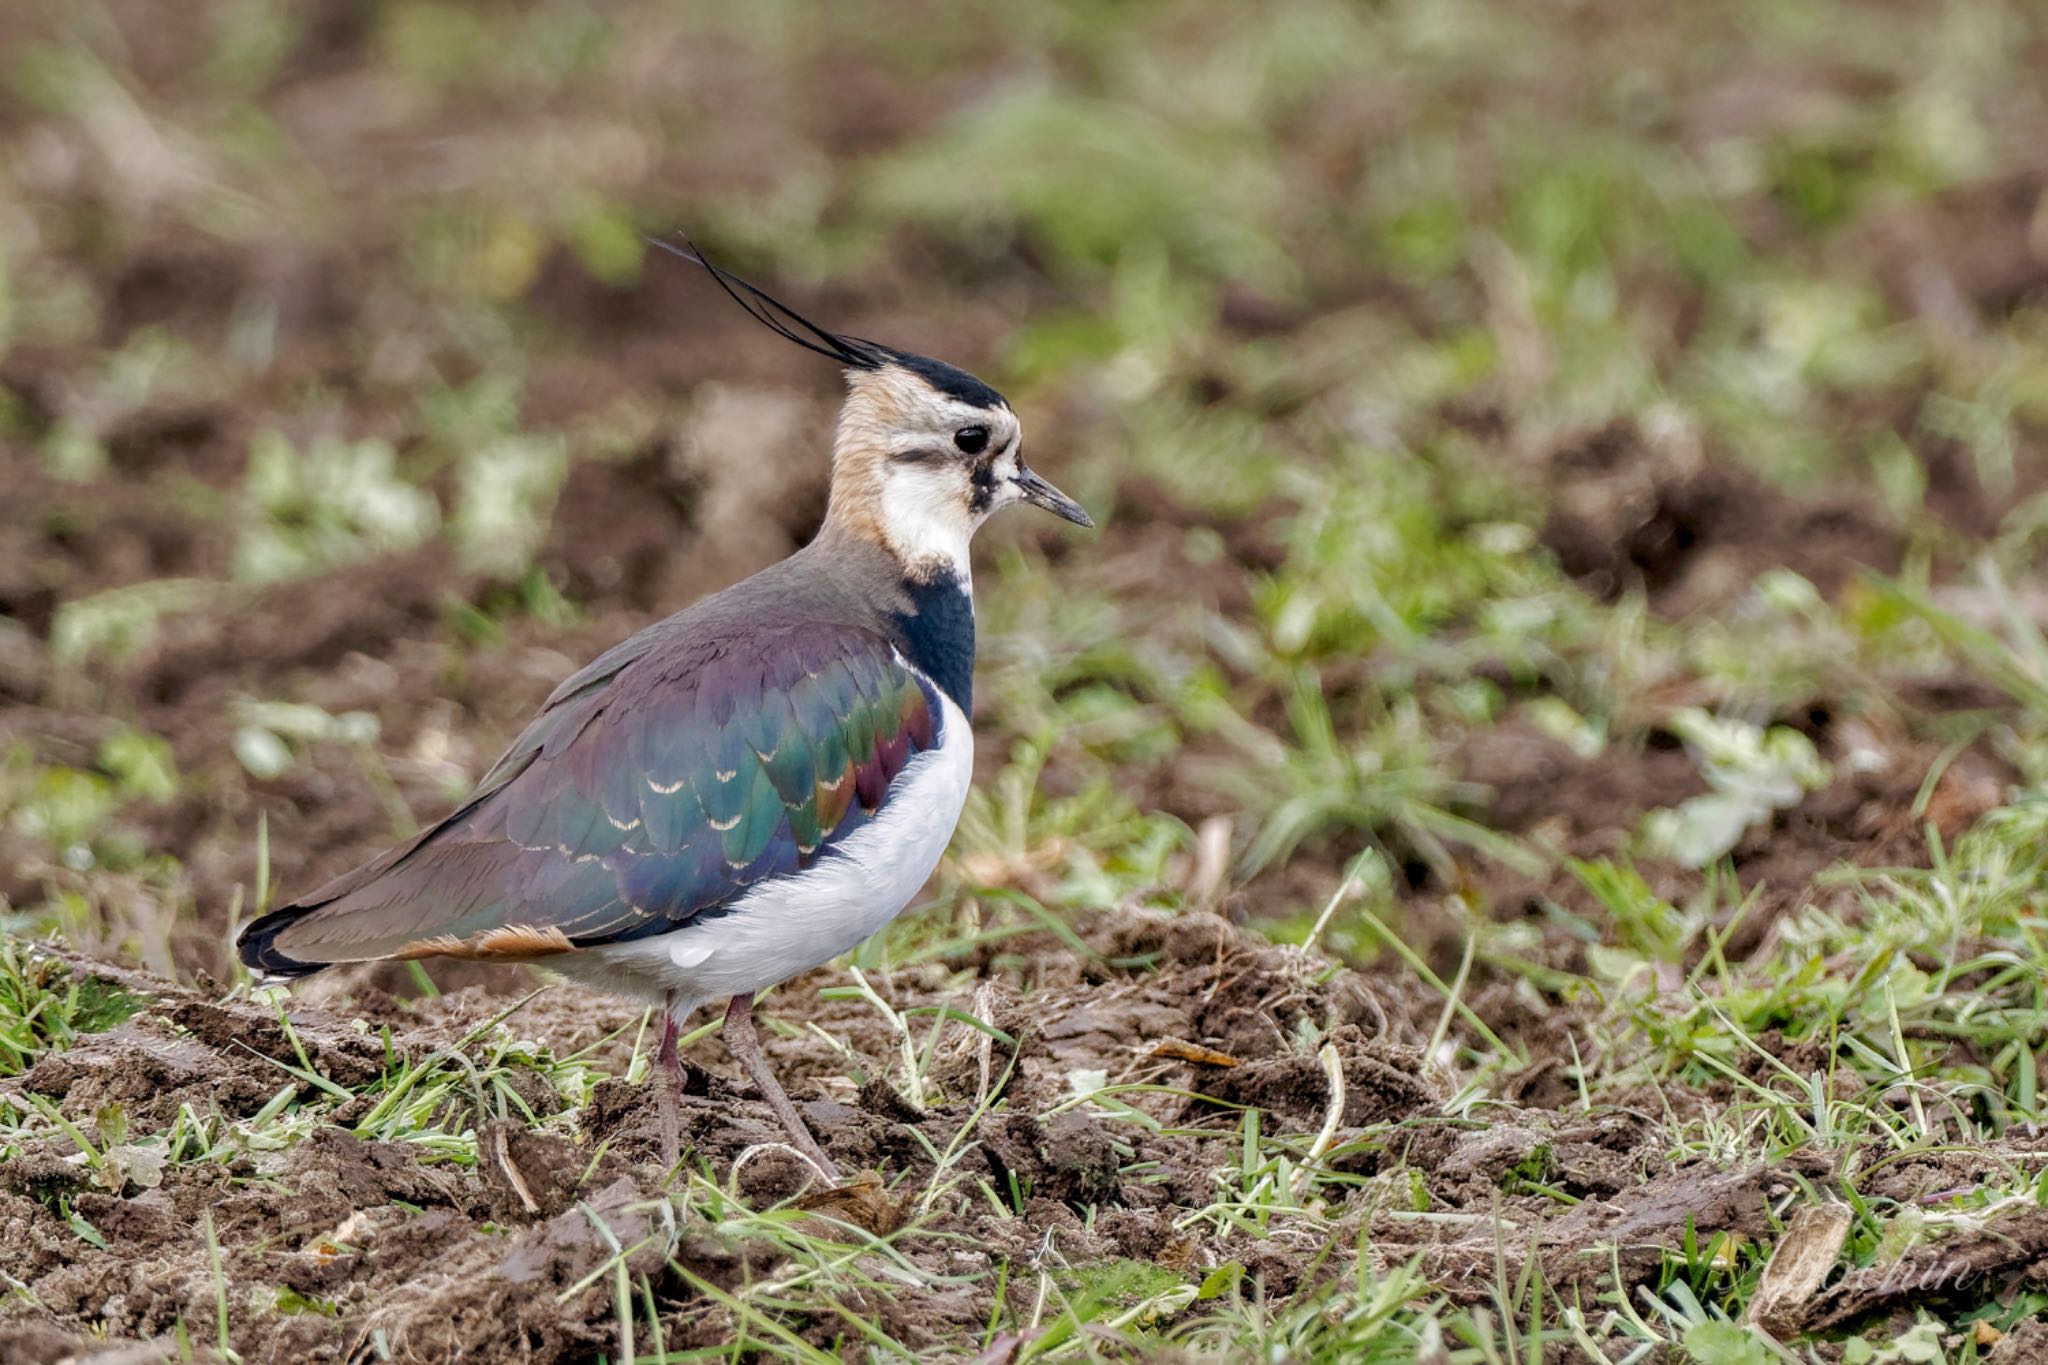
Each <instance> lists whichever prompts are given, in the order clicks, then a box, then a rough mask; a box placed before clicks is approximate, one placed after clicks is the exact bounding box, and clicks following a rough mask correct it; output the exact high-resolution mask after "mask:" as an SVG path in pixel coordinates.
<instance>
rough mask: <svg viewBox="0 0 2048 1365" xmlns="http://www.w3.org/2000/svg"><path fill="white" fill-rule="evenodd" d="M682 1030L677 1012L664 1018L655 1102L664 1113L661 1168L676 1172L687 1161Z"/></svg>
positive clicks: (658, 1054)
mask: <svg viewBox="0 0 2048 1365" xmlns="http://www.w3.org/2000/svg"><path fill="white" fill-rule="evenodd" d="M681 1028H682V1026H681V1025H680V1024H679V1023H677V1021H676V1017H675V1014H674V1012H673V1011H667V1012H664V1013H663V1014H662V1029H661V1051H660V1052H659V1053H657V1054H656V1058H655V1061H656V1065H655V1075H654V1102H655V1105H656V1107H657V1108H658V1109H659V1111H660V1113H661V1164H662V1168H663V1169H664V1170H674V1169H675V1166H676V1163H677V1162H679V1161H681V1160H682V1157H683V1142H682V1124H681V1122H680V1121H679V1120H678V1118H677V1116H676V1111H677V1108H678V1107H679V1106H680V1104H681V1102H682V1097H683V1082H684V1079H685V1077H684V1075H683V1059H682V1055H681V1053H680V1052H679V1051H678V1050H677V1048H676V1035H677V1034H678V1033H679V1032H681Z"/></svg>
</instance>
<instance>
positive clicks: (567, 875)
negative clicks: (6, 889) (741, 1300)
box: [236, 238, 1094, 1183]
mask: <svg viewBox="0 0 2048 1365" xmlns="http://www.w3.org/2000/svg"><path fill="white" fill-rule="evenodd" d="M648 240H649V241H650V243H651V244H652V245H654V246H657V247H659V248H661V249H662V250H664V251H668V252H670V253H672V254H674V255H677V256H680V257H682V258H683V259H685V260H687V261H690V262H692V263H693V264H694V265H697V266H700V267H702V268H703V269H704V270H705V271H706V272H708V274H709V275H710V277H711V278H712V279H713V280H715V281H716V282H717V284H718V286H719V288H720V289H722V290H723V291H724V293H725V295H726V296H727V297H728V298H729V299H730V300H731V301H732V302H734V303H736V304H738V305H739V306H740V307H741V308H743V309H744V310H745V311H746V312H747V313H748V314H749V315H751V316H752V317H753V318H754V320H755V321H757V322H759V323H761V324H762V325H764V326H766V327H767V328H769V329H770V330H771V331H773V332H775V333H776V334H778V335H779V336H781V337H782V338H783V339H784V340H786V341H789V342H792V343H794V344H795V345H797V346H800V347H802V348H804V349H805V350H807V351H811V352H814V353H816V354H818V355H822V356H824V357H826V358H827V359H829V360H832V361H834V362H836V363H837V364H838V365H839V366H840V368H841V369H842V371H843V372H844V377H845V381H846V389H845V395H844V398H843V400H842V402H841V406H840V409H839V414H838V420H837V424H836V427H835V429H834V431H833V434H832V441H831V486H830V494H829V497H828V500H827V508H826V512H825V516H824V520H823V524H822V525H821V527H820V528H819V530H818V532H817V533H816V535H815V536H814V537H813V538H812V539H811V540H810V541H809V542H808V543H807V544H805V545H804V546H803V547H801V548H800V549H798V550H797V551H795V552H794V553H793V554H791V555H789V556H788V557H787V558H785V559H783V560H781V561H780V562H778V563H775V564H773V565H770V566H769V567H768V568H766V569H763V570H761V571H760V572H759V573H756V574H754V575H753V576H752V577H750V578H747V579H745V580H743V581H741V582H739V583H736V584H734V585H732V586H731V587H728V588H725V589H724V590H723V591H720V592H717V593H714V594H712V595H711V596H708V597H705V598H702V599H700V600H698V601H696V602H695V603H693V604H691V605H689V606H687V607H684V608H683V609H682V610H680V611H678V612H676V613H675V614H674V615H671V616H669V617H667V618H665V619H663V620H660V621H657V622H656V623H654V624H653V625H650V626H648V627H646V628H644V629H642V630H640V631H639V632H637V633H636V634H634V635H632V636H630V637H628V638H627V639H625V640H623V641H621V642H620V643H618V644H616V645H614V646H613V647H612V648H610V649H608V650H606V651H605V652H604V653H602V654H600V655H599V656H598V657H597V658H596V659H594V660H592V661H591V662H590V663H589V664H587V665H585V666H584V667H583V668H581V669H580V670H578V671H577V672H575V673H574V674H572V675H571V676H569V677H568V678H567V679H565V680H564V681H563V682H562V683H561V684H560V685H559V686H558V687H556V688H555V690H554V691H553V693H551V694H550V695H549V696H548V698H547V700H546V701H545V702H544V703H543V704H542V705H541V707H540V710H539V712H538V713H537V714H536V715H535V716H534V717H533V719H532V720H531V721H530V722H529V723H528V724H527V725H526V727H525V728H524V729H523V730H522V731H521V732H520V733H519V735H518V737H517V738H516V739H514V740H513V741H512V744H511V746H510V747H509V748H507V749H506V750H505V753H504V755H503V756H502V757H501V758H499V759H498V761H497V762H496V763H495V764H494V765H492V767H491V768H490V769H489V770H488V771H487V772H486V773H485V775H484V776H483V777H482V778H481V779H480V780H479V782H478V783H477V785H476V787H475V789H474V790H472V791H471V792H470V793H469V794H468V795H467V796H466V797H464V798H463V799H462V800H461V801H460V802H459V803H458V804H457V805H456V806H455V807H454V809H453V810H451V811H449V812H448V813H447V814H446V815H444V816H442V817H441V818H440V819H439V820H436V821H434V822H433V823H432V824H430V825H427V826H426V827H425V828H423V829H421V830H420V831H419V832H418V833H416V834H415V835H414V836H413V837H412V838H410V839H408V840H406V841H405V842H403V843H401V844H399V845H397V846H396V847H394V848H392V849H389V850H388V851H386V852H384V853H382V854H380V855H379V856H377V857H375V858H372V859H370V860H369V861H368V862H365V863H363V864H362V865H360V866H358V867H356V868H354V869H352V870H350V871H348V872H344V873H342V874H341V875H340V876H338V877H335V878H334V879H333V880H331V881H329V882H327V883H326V884H324V885H322V886H320V887H318V888H317V889H315V890H313V891H312V892H310V893H309V894H307V895H304V896H302V897H300V898H299V899H297V900H294V901H292V902H290V903H289V904H285V905H280V906H278V907H277V908H275V909H273V910H271V911H269V912H268V913H266V914H264V915H262V916H260V917H258V918H256V919H254V920H252V921H251V922H250V923H249V924H248V925H246V926H245V927H244V928H243V929H242V930H241V932H240V934H239V935H238V936H237V939H236V949H237V955H238V956H239V957H240V959H241V961H242V962H243V964H244V965H245V966H247V967H248V968H249V969H250V971H251V972H252V973H253V974H254V975H255V977H256V979H257V980H258V981H259V982H263V983H265V984H270V983H278V982H285V981H289V980H292V979H295V978H298V977H303V976H306V975H309V974H311V973H313V972H317V971H320V970H322V969H323V968H326V967H331V966H334V965H337V964H341V963H362V962H375V961H390V960H416V959H427V958H460V959H475V960H482V961H488V962H523V963H533V964H537V965H539V966H541V967H543V968H545V969H548V970H550V971H553V972H556V973H559V974H560V975H562V976H564V977H567V978H569V979H571V980H572V981H576V982H579V983H581V984H584V985H588V986H591V987H594V988H597V989H599V990H602V991H608V992H612V993H615V994H619V995H623V996H627V997H631V998H635V999H638V1000H642V1001H645V1002H647V1003H648V1004H649V1005H651V1006H655V1007H658V1008H660V1010H661V1011H662V1034H661V1044H660V1048H659V1052H658V1061H659V1073H658V1076H657V1089H656V1094H657V1099H658V1102H659V1106H660V1114H661V1124H662V1133H661V1138H662V1147H663V1155H664V1158H665V1159H666V1161H667V1163H668V1165H670V1166H671V1167H673V1165H674V1164H675V1162H676V1160H677V1155H678V1147H679V1140H678V1123H677V1110H678V1106H679V1104H680V1097H681V1094H682V1088H683V1084H684V1080H685V1076H684V1071H683V1065H682V1061H681V1057H680V1055H679V1049H678V1038H679V1036H680V1030H681V1026H682V1022H683V1021H684V1020H685V1019H686V1018H687V1017H688V1016H689V1015H690V1014H691V1013H692V1012H693V1011H694V1010H695V1009H696V1008H698V1007H699V1006H700V1005H703V1004H706V1003H710V1002H714V1001H717V1000H721V999H722V1000H725V1001H726V1002H727V1004H726V1010H725V1018H724V1025H723V1038H724V1041H725V1045H726V1047H727V1049H728V1050H729V1051H730V1053H731V1054H732V1056H733V1058H734V1059H735V1060H737V1061H738V1062H739V1064H740V1065H741V1066H742V1067H743V1068H744V1069H745V1071H746V1073H747V1076H748V1078H749V1080H750V1081H751V1082H752V1083H753V1086H754V1088H755V1090H757V1091H758V1092H759V1093H760V1095H761V1097H762V1098H763V1099H764V1100H766V1101H767V1103H768V1106H769V1108H770V1109H771V1110H772V1111H773V1112H774V1114H775V1116H776V1118H777V1119H778V1120H779V1122H780V1123H781V1125H782V1127H783V1128H784V1129H785V1130H787V1132H788V1135H789V1138H790V1142H791V1144H792V1145H793V1146H794V1147H795V1149H796V1150H797V1151H798V1152H799V1153H800V1154H801V1155H802V1156H803V1157H805V1158H806V1159H807V1160H809V1162H810V1163H811V1164H812V1165H813V1166H814V1167H816V1169H817V1171H818V1172H819V1174H820V1175H821V1176H822V1177H823V1178H824V1179H826V1180H827V1181H830V1182H833V1183H837V1182H838V1180H839V1173H838V1170H837V1168H836V1166H835V1165H834V1163H833V1162H832V1161H831V1159H830V1158H829V1157H828V1156H827V1155H826V1154H825V1152H824V1151H823V1149H822V1148H821V1147H820V1146H819V1144H818V1143H817V1141H816V1138H815V1137H814V1135H813V1134H812V1133H811V1131H810V1129H809V1128H808V1127H807V1126H806V1124H805V1123H804V1121H803V1119H802V1117H801V1116H800V1115H799V1114H798V1113H797V1111H796V1108H795V1106H793V1105H792V1104H791V1103H790V1100H789V1097H788V1095H787V1094H786V1093H785V1092H784V1091H783V1089H782V1087H781V1085H780V1084H779V1083H778V1082H777V1081H776V1078H775V1075H774V1073H773V1071H772V1070H771V1069H770V1067H769V1065H768V1061H767V1059H766V1057H765V1056H764V1055H763V1054H762V1051H761V1044H760V1040H759V1036H758V1034H757V1032H756V1029H755V1026H754V1019H753V1010H754V1004H755V1000H756V997H757V996H758V995H759V994H760V993H762V992H763V991H765V990H767V989H768V988H770V987H773V986H775V985H778V984H780V983H781V982H783V981H786V980H788V979H789V978H791V977H793V976H796V975H799V974H800V973H803V972H806V971H809V970H812V969H814V968H817V967H820V966H823V965H824V964H826V963H828V962H830V961H831V960H832V959H833V958H835V957H837V956H839V955H840V954H842V953H845V952H848V951H850V950H851V949H853V948H854V947H856V946H858V945H859V944H861V943H862V942H864V941H866V940H867V939H868V938H870V937H872V936H873V935H874V934H876V933H877V932H879V931H880V930H881V929H882V928H883V927H884V926H886V925H887V924H889V923H890V922H891V921H892V920H894V919H895V918H896V916H897V915H898V914H900V913H901V912H902V911H903V910H904V908H905V907H906V906H908V905H909V904H910V903H911V901H912V900H913V899H914V898H915V897H916V896H917V894H918V893H919V891H920V890H921V889H922V888H923V886H924V884H925V883H926V881H927V880H928V879H929V878H930V876H931V874H932V872H933V871H934V870H935V869H936V867H937V866H938V863H939V861H940V858H941V857H942V855H943V854H944V852H945V849H946V847H947V844H948V843H949V842H950V840H951V838H952V834H953V830H954V827H955V825H956V824H957V823H958V821H959V817H960V813H961V811H962V809H963V807H964V805H965V802H966V799H967V794H968V790H969V787H970V785H971V778H972V774H973V754H974V736H973V732H972V729H971V726H970V719H969V718H970V717H971V716H972V714H973V688H974V658H975V618H974V597H973V587H974V580H973V571H972V566H971V564H970V562H969V543H970V541H971V540H972V538H973V536H974V534H975V532H976V530H977V529H979V528H980V526H981V525H982V524H983V523H984V522H985V521H987V520H988V518H989V517H991V516H992V515H994V514H995V513H996V512H998V511H1001V510H1002V509H1004V508H1006V507H1009V506H1011V505H1013V504H1018V503H1027V504H1031V505H1033V506H1036V507H1039V508H1042V509H1044V510H1046V511H1048V512H1051V513H1052V514H1053V515H1055V516H1057V517H1061V518H1063V519H1065V520H1066V521H1069V522H1072V523H1074V524H1076V525H1078V526H1080V527H1083V528H1087V527H1092V526H1093V525H1094V522H1093V520H1092V519H1091V518H1090V517H1089V515H1088V513H1087V511H1086V510H1085V509H1084V508H1083V507H1082V506H1081V504H1080V503H1078V502H1076V501H1075V500H1074V499H1072V498H1070V497H1068V496H1067V495H1066V494H1065V493H1062V492H1061V491H1060V490H1059V489H1057V488H1055V487H1054V486H1053V485H1052V484H1051V483H1048V482H1047V481H1046V480H1045V479H1044V478H1043V477H1041V476H1040V475H1039V474H1038V473H1037V472H1036V471H1034V470H1033V469H1031V468H1030V467H1029V466H1028V465H1027V464H1025V462H1024V453H1023V430H1022V427H1021V425H1020V423H1019V419H1018V416H1017V413H1016V410H1015V409H1014V408H1012V407H1011V405H1010V403H1009V401H1008V400H1006V399H1005V398H1004V397H1003V396H1002V395H1001V394H1000V393H998V392H996V390H995V389H993V388H991V387H990V386H989V385H987V384H986V383H984V382H982V381H981V380H979V379H977V378H975V377H974V376H973V375H970V374H968V373H967V372H966V371H964V370H961V369H959V368H956V367H955V366H953V365H950V364H947V363H946V362H944V361H940V360H935V359H932V358H931V357H929V356H924V355H919V354H916V353H913V352H910V351H905V350H899V349H897V348H895V347H892V346H887V345H884V344H882V343H880V342H876V341H870V340H866V339H864V338H861V337H856V336H851V335H844V334H840V333H836V332H833V331H830V330H828V329H827V328H825V327H823V326H820V325H819V324H817V323H814V322H811V321H810V320H808V319H806V318H805V317H803V316H802V315H801V314H799V313H797V312H796V311H794V310H793V309H791V308H790V307H788V306H787V305H785V304H783V303H781V302H779V301H778V300H776V299H774V298H773V297H771V296H770V295H768V294H767V293H765V292H764V291H762V290H761V289H759V288H756V287H755V286H754V285H752V284H749V283H748V282H747V281H745V280H743V279H741V278H740V277H739V276H737V275H734V274H732V273H731V272H729V271H727V270H725V269H724V268H723V267H721V266H719V265H716V264H714V263H713V262H712V261H711V260H710V259H709V258H708V257H707V256H706V255H705V254H704V253H703V252H701V251H699V250H697V249H696V247H695V245H694V244H693V243H692V244H689V245H688V246H687V249H686V248H685V247H678V246H675V245H673V244H672V243H670V242H667V241H664V240H660V239H655V238H650V239H648ZM686 240H687V239H686Z"/></svg>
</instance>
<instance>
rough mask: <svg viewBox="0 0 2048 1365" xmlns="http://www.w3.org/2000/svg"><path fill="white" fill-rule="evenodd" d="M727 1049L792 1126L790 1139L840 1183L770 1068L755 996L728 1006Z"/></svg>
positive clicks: (786, 1125) (786, 1124) (737, 998)
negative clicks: (763, 1048)
mask: <svg viewBox="0 0 2048 1365" xmlns="http://www.w3.org/2000/svg"><path fill="white" fill-rule="evenodd" d="M725 1046H726V1050H727V1051H728V1052H730V1053H732V1055H733V1056H734V1057H736V1058H738V1059H739V1064H740V1065H741V1066H743V1067H745V1068H746V1071H747V1077H748V1079H750V1080H752V1081H753V1083H754V1088H755V1089H756V1090H758V1091H760V1092H761V1098H762V1099H764V1100H767V1101H768V1107H769V1108H770V1109H773V1110H774V1111H775V1117H776V1118H778V1119H781V1120H782V1126H783V1127H784V1128H787V1129H788V1130H789V1137H790V1141H791V1142H792V1143H794V1144H795V1146H796V1149H797V1151H799V1152H801V1153H802V1154H803V1155H804V1157H805V1158H806V1159H807V1160H808V1161H809V1162H810V1163H811V1164H812V1165H813V1166H816V1167H817V1168H818V1173H819V1174H820V1175H822V1176H824V1177H825V1178H826V1179H827V1180H829V1181H831V1182H832V1183H833V1184H835V1185H837V1184H838V1183H839V1168H838V1167H837V1166H834V1165H833V1164H832V1158H830V1157H828V1156H826V1155H825V1153H824V1151H823V1149H821V1148H820V1147H819V1146H818V1140H817V1139H816V1138H814V1137H812V1136H811V1130H810V1128H809V1127H807V1126H806V1125H805V1123H804V1121H803V1118H802V1117H801V1116H800V1115H798V1113H797V1112H796V1106H795V1105H793V1104H791V1103H790V1102H789V1096H788V1095H785V1094H784V1093H783V1092H782V1086H781V1085H780V1084H778V1083H777V1082H776V1079H775V1073H774V1072H772V1071H770V1070H769V1069H768V1059H767V1058H766V1057H765V1056H763V1055H762V1053H761V1039H760V1036H759V1035H758V1034H756V1033H755V1032H754V997H753V996H751V995H735V996H734V997H733V998H732V1003H731V1004H730V1005H727V1006H726V1007H725Z"/></svg>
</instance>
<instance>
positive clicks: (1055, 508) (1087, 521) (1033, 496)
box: [1016, 465, 1095, 528]
mask: <svg viewBox="0 0 2048 1365" xmlns="http://www.w3.org/2000/svg"><path fill="white" fill-rule="evenodd" d="M1016 484H1017V489H1018V491H1019V492H1021V493H1022V494H1023V495H1024V501H1026V502H1028V503H1030V504H1031V505H1032V506H1033V507H1043V508H1044V509H1045V510H1046V511H1048V512H1050V513H1052V514H1053V515H1054V516H1056V517H1060V518H1063V519H1065V520H1067V521H1071V522H1073V523H1074V525H1076V526H1087V527H1091V528H1092V527H1093V526H1094V525H1095V518H1093V517H1091V516H1089V515H1088V509H1087V508H1085V507H1083V506H1082V505H1081V504H1080V503H1078V502H1075V501H1074V500H1073V499H1072V498H1070V497H1068V496H1067V495H1066V494H1065V493H1062V492H1060V490H1059V489H1057V488H1054V487H1053V486H1052V485H1051V484H1049V483H1047V482H1046V481H1045V480H1044V479H1041V478H1039V477H1038V474H1037V472H1036V471H1035V470H1030V469H1026V468H1024V467H1023V466H1022V465H1019V466H1018V467H1017V478H1016Z"/></svg>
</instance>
